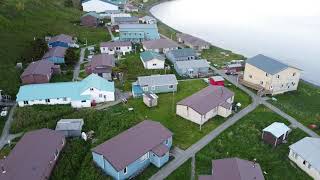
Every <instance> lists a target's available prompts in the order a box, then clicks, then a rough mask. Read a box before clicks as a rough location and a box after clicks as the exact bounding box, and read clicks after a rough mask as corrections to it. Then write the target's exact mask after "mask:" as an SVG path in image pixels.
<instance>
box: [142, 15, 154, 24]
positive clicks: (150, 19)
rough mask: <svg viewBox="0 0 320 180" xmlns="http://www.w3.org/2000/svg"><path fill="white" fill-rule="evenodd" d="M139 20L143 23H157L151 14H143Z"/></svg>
mask: <svg viewBox="0 0 320 180" xmlns="http://www.w3.org/2000/svg"><path fill="white" fill-rule="evenodd" d="M140 22H141V23H144V24H157V20H156V19H155V18H153V17H151V16H143V17H142V18H140Z"/></svg>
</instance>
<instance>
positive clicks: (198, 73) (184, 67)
mask: <svg viewBox="0 0 320 180" xmlns="http://www.w3.org/2000/svg"><path fill="white" fill-rule="evenodd" d="M209 67H210V65H209V63H208V61H207V60H206V59H197V60H189V61H176V62H175V63H174V69H175V70H176V72H177V73H178V74H179V75H180V76H183V77H191V78H192V77H206V76H208V73H209Z"/></svg>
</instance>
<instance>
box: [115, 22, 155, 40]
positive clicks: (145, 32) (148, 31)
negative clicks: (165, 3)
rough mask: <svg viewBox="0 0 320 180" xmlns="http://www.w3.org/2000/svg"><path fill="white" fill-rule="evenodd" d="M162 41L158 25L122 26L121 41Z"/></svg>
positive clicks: (120, 30)
mask: <svg viewBox="0 0 320 180" xmlns="http://www.w3.org/2000/svg"><path fill="white" fill-rule="evenodd" d="M156 39H160V35H159V32H158V26H157V25H156V24H120V25H119V40H120V41H131V42H142V41H145V40H156Z"/></svg>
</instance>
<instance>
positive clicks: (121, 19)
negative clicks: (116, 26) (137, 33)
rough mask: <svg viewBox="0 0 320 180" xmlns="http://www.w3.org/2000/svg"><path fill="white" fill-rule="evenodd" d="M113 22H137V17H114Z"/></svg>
mask: <svg viewBox="0 0 320 180" xmlns="http://www.w3.org/2000/svg"><path fill="white" fill-rule="evenodd" d="M114 22H116V23H129V22H130V23H137V24H138V23H139V18H138V17H134V16H132V17H114Z"/></svg>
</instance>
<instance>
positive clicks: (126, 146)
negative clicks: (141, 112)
mask: <svg viewBox="0 0 320 180" xmlns="http://www.w3.org/2000/svg"><path fill="white" fill-rule="evenodd" d="M172 135H173V134H172V132H170V131H169V130H168V129H167V128H166V127H164V126H162V125H161V124H160V123H159V122H155V121H150V120H145V121H143V122H141V123H139V124H137V125H136V126H134V127H132V128H130V129H128V130H127V131H125V132H123V133H121V134H119V135H117V136H115V137H113V138H111V139H110V140H108V141H106V142H104V143H103V144H100V145H99V146H97V147H95V148H94V149H92V156H93V161H94V162H95V164H96V165H97V166H98V167H100V168H101V169H102V170H103V172H105V173H106V174H108V175H110V176H112V177H113V178H115V179H118V180H122V179H130V178H133V177H135V176H136V175H138V174H139V173H141V172H142V171H143V170H144V169H145V168H147V167H148V166H149V165H150V164H153V165H154V166H156V167H158V168H160V167H161V166H163V165H164V164H165V163H166V162H168V160H169V150H170V148H171V146H172Z"/></svg>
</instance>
